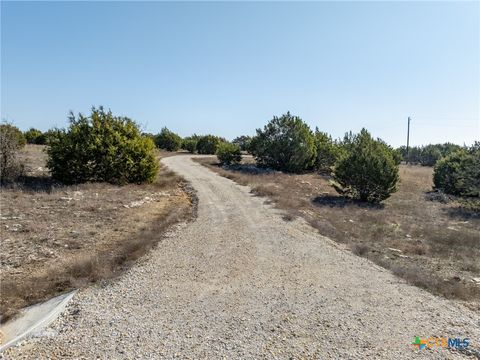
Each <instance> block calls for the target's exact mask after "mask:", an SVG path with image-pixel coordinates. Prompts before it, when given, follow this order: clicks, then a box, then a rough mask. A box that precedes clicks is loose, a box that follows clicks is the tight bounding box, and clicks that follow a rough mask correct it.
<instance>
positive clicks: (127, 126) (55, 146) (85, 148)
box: [47, 107, 158, 184]
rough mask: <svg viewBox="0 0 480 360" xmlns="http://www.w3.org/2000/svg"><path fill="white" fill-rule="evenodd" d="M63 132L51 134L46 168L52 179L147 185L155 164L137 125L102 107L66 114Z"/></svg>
mask: <svg viewBox="0 0 480 360" xmlns="http://www.w3.org/2000/svg"><path fill="white" fill-rule="evenodd" d="M69 120H70V126H69V128H68V129H67V130H64V129H63V130H55V131H52V132H51V135H50V140H49V145H50V146H49V147H48V148H47V154H48V160H47V166H48V168H49V169H50V171H51V173H52V177H53V178H54V179H56V180H59V181H61V182H64V183H67V184H72V183H82V182H86V181H106V182H110V183H115V184H124V183H142V182H151V181H153V180H154V179H155V176H156V174H157V170H158V163H157V160H156V158H155V146H154V144H153V141H152V140H151V139H150V138H148V137H144V136H142V135H141V133H140V131H139V128H138V126H137V124H136V123H135V122H134V121H133V120H130V119H129V118H126V117H117V116H113V115H112V113H111V111H108V112H106V111H104V110H103V108H102V107H100V108H98V109H96V108H92V112H91V115H90V116H89V117H86V116H84V115H82V114H79V116H78V118H76V117H75V115H73V113H71V114H70V117H69Z"/></svg>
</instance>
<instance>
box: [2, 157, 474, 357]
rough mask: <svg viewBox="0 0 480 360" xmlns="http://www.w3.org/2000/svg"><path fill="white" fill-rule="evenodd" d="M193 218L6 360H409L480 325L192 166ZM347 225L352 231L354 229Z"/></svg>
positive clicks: (181, 160)
mask: <svg viewBox="0 0 480 360" xmlns="http://www.w3.org/2000/svg"><path fill="white" fill-rule="evenodd" d="M162 162H163V163H164V164H165V165H166V166H168V167H169V168H171V169H172V170H174V171H175V172H177V173H179V174H181V175H182V176H184V177H185V178H186V179H187V180H189V181H190V182H191V184H192V186H193V187H194V188H195V190H196V191H197V194H198V199H199V205H198V217H197V219H196V220H195V221H194V222H191V223H188V224H183V225H181V226H178V227H177V228H175V229H173V230H172V231H171V232H170V233H169V234H167V237H166V238H165V239H164V240H162V241H161V242H160V243H159V244H158V246H157V247H156V248H155V249H154V250H153V251H152V252H151V253H150V254H149V255H148V256H147V257H146V258H145V259H144V260H143V261H140V263H138V264H137V265H135V266H134V267H133V268H132V269H130V270H129V271H128V272H127V273H126V274H125V275H123V276H122V277H121V278H119V279H117V280H116V281H114V282H112V283H109V284H104V285H103V286H102V285H97V286H92V287H90V288H87V289H83V290H81V291H79V293H78V294H77V296H76V297H75V299H74V300H73V301H72V302H71V303H70V305H69V306H68V308H67V311H66V313H65V314H64V315H63V316H62V317H61V318H59V319H58V320H57V321H56V322H55V323H54V324H53V325H52V327H51V329H49V330H48V331H47V332H46V334H45V336H43V337H40V338H37V339H34V340H30V341H28V342H27V343H26V344H24V345H23V346H20V347H17V348H13V349H10V350H9V351H8V355H7V356H8V357H11V358H22V357H25V358H58V357H67V358H96V357H98V358H110V359H122V358H129V359H134V358H136V359H138V358H152V359H157V358H175V357H178V358H181V359H184V358H191V359H193V358H195V359H220V358H227V359H259V358H268V359H289V358H295V359H297V358H307V359H311V358H315V359H340V358H342V359H360V358H381V359H411V358H438V359H445V358H457V357H458V358H464V357H465V356H466V354H464V353H460V352H457V351H450V350H446V349H442V348H432V349H423V350H421V351H418V350H417V349H416V347H415V346H413V345H411V343H412V341H413V340H414V337H415V336H420V337H423V338H428V337H437V336H438V337H455V338H456V337H460V338H469V339H470V343H471V346H470V348H476V349H478V348H479V347H480V315H479V314H478V313H475V312H473V311H471V310H468V309H467V308H465V307H463V306H462V305H460V304H458V303H456V302H453V301H449V300H446V299H443V298H440V297H436V296H434V295H431V294H430V293H428V292H426V291H423V290H421V289H419V288H416V287H413V286H410V285H408V284H406V283H405V282H404V281H402V280H400V279H399V278H397V277H395V276H393V275H392V274H391V273H389V272H388V271H386V270H384V269H381V268H379V267H377V266H376V265H374V264H373V263H371V262H370V261H368V260H366V259H363V258H360V257H357V256H355V255H353V254H352V253H350V252H348V251H346V250H343V249H341V248H339V247H338V246H337V245H336V244H335V243H333V242H332V241H330V240H329V239H327V238H324V237H322V236H321V235H319V234H318V232H317V231H316V230H314V229H313V228H311V227H310V226H308V225H307V224H306V223H304V222H302V221H301V220H295V221H292V222H286V221H284V220H282V216H281V213H280V211H279V210H276V209H274V208H272V207H271V206H269V205H266V204H264V199H262V198H258V197H254V196H252V195H251V194H250V192H249V189H248V188H247V187H244V186H240V185H237V184H235V183H234V182H233V181H231V180H228V179H226V178H223V177H220V176H219V175H217V174H214V173H213V172H211V171H210V170H208V169H207V168H205V167H203V166H201V165H200V164H198V163H196V162H194V161H192V159H191V156H173V157H168V158H164V159H163V160H162ZM352 226H354V225H352Z"/></svg>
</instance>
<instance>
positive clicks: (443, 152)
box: [398, 143, 461, 166]
mask: <svg viewBox="0 0 480 360" xmlns="http://www.w3.org/2000/svg"><path fill="white" fill-rule="evenodd" d="M460 149H461V147H460V146H459V145H456V144H451V143H444V144H430V145H426V146H412V147H410V148H409V149H408V154H407V148H406V146H401V147H400V148H399V149H398V151H399V152H400V154H401V157H402V160H404V161H406V162H408V163H411V164H421V165H423V166H434V165H435V163H436V162H437V161H438V160H439V159H441V158H442V157H445V156H447V155H449V154H451V153H453V152H455V151H457V150H460Z"/></svg>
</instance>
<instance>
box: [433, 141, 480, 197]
mask: <svg viewBox="0 0 480 360" xmlns="http://www.w3.org/2000/svg"><path fill="white" fill-rule="evenodd" d="M433 182H434V184H435V188H436V189H440V190H442V191H444V192H445V193H447V194H452V195H459V196H473V197H479V196H480V143H476V144H475V145H474V146H472V147H471V148H470V149H468V150H467V149H460V150H457V151H455V152H453V153H452V154H450V155H447V156H446V157H444V158H442V159H440V160H439V161H438V162H437V164H436V165H435V168H434V174H433Z"/></svg>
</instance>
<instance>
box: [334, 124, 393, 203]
mask: <svg viewBox="0 0 480 360" xmlns="http://www.w3.org/2000/svg"><path fill="white" fill-rule="evenodd" d="M346 148H347V154H346V156H344V157H342V158H341V159H340V160H339V161H338V162H337V164H336V165H335V170H334V173H333V179H334V182H333V183H332V185H333V186H334V188H335V189H336V190H337V191H338V192H339V193H340V194H343V195H346V196H349V197H352V198H354V199H359V200H362V201H368V202H371V203H378V202H381V201H383V200H385V199H387V198H388V197H389V196H390V194H392V193H393V192H395V191H396V185H397V181H398V164H396V163H395V159H394V154H393V150H392V149H391V148H390V147H388V146H387V145H386V144H385V143H384V142H383V141H380V140H374V139H373V138H372V137H371V135H370V134H369V133H368V131H367V130H365V129H362V131H361V132H360V133H359V134H357V135H353V136H352V137H351V138H350V141H349V142H348V145H347V146H346Z"/></svg>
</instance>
